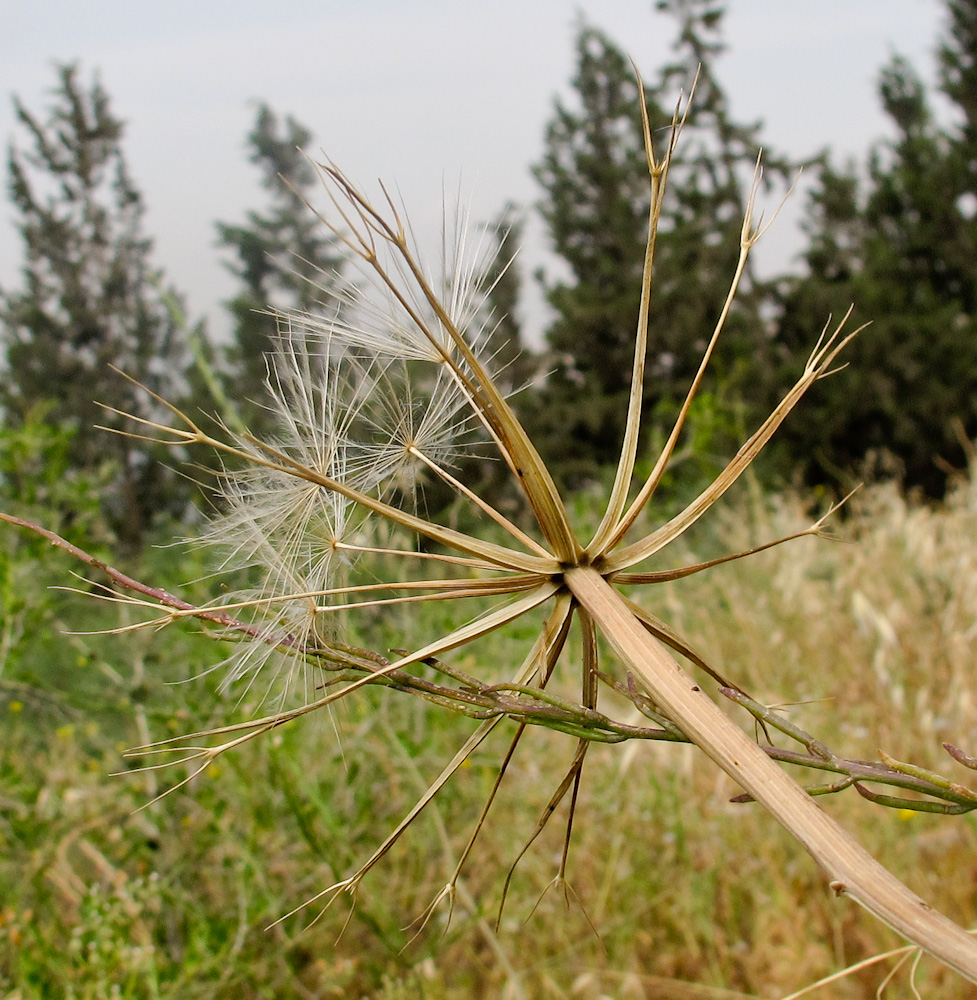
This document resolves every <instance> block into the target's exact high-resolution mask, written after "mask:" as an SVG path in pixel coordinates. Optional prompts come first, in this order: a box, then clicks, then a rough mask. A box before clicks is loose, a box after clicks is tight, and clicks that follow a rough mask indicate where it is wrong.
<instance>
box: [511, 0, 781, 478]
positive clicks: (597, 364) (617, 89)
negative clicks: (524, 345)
mask: <svg viewBox="0 0 977 1000" xmlns="http://www.w3.org/2000/svg"><path fill="white" fill-rule="evenodd" d="M659 7H660V9H662V10H665V11H667V12H668V13H670V14H671V15H673V16H674V17H675V18H676V19H677V20H678V23H679V36H678V41H677V43H676V61H675V62H673V63H671V64H669V65H667V66H666V67H664V68H663V69H662V70H661V72H660V74H659V76H658V79H657V80H656V82H655V83H654V85H648V86H646V87H645V92H644V93H643V94H642V93H640V89H639V85H638V83H637V82H636V80H635V76H634V71H633V69H632V67H631V65H630V63H629V61H628V60H627V58H626V57H625V56H624V54H623V53H622V52H621V51H620V49H619V48H618V47H617V46H616V45H615V44H614V43H613V42H612V41H611V40H610V39H609V38H608V37H607V36H606V35H604V34H603V33H601V32H600V31H598V30H596V29H594V28H590V27H583V28H581V30H580V33H579V35H578V38H577V73H576V76H575V78H574V80H573V87H574V90H575V96H576V98H577V100H578V107H577V108H571V107H569V106H568V105H567V104H565V103H563V102H559V103H558V104H557V107H556V113H555V116H554V118H553V120H552V122H551V123H550V125H549V127H548V130H547V136H546V152H545V154H544V157H543V160H542V161H541V163H540V164H539V165H538V166H537V168H536V176H537V179H538V180H539V182H540V184H541V185H542V186H543V188H544V190H545V193H546V197H545V199H544V201H543V202H542V203H541V205H540V209H541V211H542V214H543V217H544V220H545V221H546V224H547V226H548V228H549V231H550V236H551V240H552V243H553V247H554V249H555V250H556V252H557V253H558V254H559V256H560V257H562V258H563V260H564V262H565V263H566V264H567V266H568V268H569V271H570V279H569V280H566V281H560V282H556V283H553V284H551V285H550V286H549V287H548V288H547V297H548V299H549V302H550V304H551V305H552V306H553V308H554V309H555V310H556V313H557V318H556V320H555V321H554V323H553V325H552V326H551V327H550V329H549V331H548V333H547V341H548V343H549V347H550V350H551V353H552V358H551V362H550V367H551V368H552V371H553V373H552V375H551V376H550V378H549V379H548V381H547V383H546V385H545V387H544V388H543V389H542V391H541V392H540V393H539V394H538V395H537V396H536V398H534V400H533V406H534V408H535V412H534V413H533V414H531V415H530V422H531V423H533V424H534V430H535V434H536V436H537V438H538V439H539V441H540V445H541V447H542V449H543V450H544V452H545V453H546V454H547V457H548V459H549V460H550V461H551V462H552V463H553V464H555V465H556V466H558V467H559V468H560V469H561V471H562V475H563V478H564V479H565V480H567V481H568V482H570V483H571V484H572V483H574V482H579V481H580V480H581V479H585V478H587V477H589V476H592V475H594V474H595V473H596V472H597V471H598V470H599V468H600V467H601V466H603V465H606V464H608V463H610V462H613V461H614V460H615V457H616V456H617V454H618V452H619V450H620V443H621V439H622V437H623V429H624V421H625V417H626V412H627V397H628V389H629V385H630V376H631V364H632V355H633V344H634V333H635V326H636V324H637V315H638V303H639V299H640V288H641V272H642V262H643V257H644V246H645V241H646V239H647V225H648V209H649V201H648V199H649V182H648V170H647V164H646V158H645V152H644V146H643V140H642V131H641V117H640V102H641V101H642V100H644V102H645V104H646V107H647V109H648V117H649V122H650V126H651V128H652V133H653V135H654V136H656V137H657V138H659V139H660V140H661V141H662V142H664V141H665V140H664V136H666V135H667V130H668V127H669V125H670V124H671V120H672V108H673V106H674V102H675V100H676V99H677V97H678V94H679V91H680V90H681V89H682V87H683V86H684V87H685V88H686V90H687V89H688V85H689V84H690V83H691V81H692V79H693V77H694V75H695V71H696V66H697V65H701V71H700V77H699V86H698V88H697V90H696V95H695V100H694V101H693V104H692V110H691V113H690V116H689V120H688V123H687V127H686V130H685V131H684V132H683V136H682V139H681V140H680V143H679V147H678V152H677V154H676V157H675V159H674V161H673V167H672V169H671V172H670V175H669V191H668V194H667V196H666V201H665V206H664V212H663V217H662V224H661V227H660V229H659V237H658V242H657V246H656V256H655V288H654V292H653V296H652V307H651V316H650V330H651V336H650V348H649V362H648V365H647V369H646V371H647V374H646V387H645V401H644V405H645V407H646V409H649V410H657V411H658V412H659V413H660V415H661V416H662V417H663V418H667V416H668V415H669V413H670V411H672V410H674V408H675V406H676V405H677V404H678V401H679V400H680V399H681V398H682V397H683V396H684V393H685V391H686V389H687V388H688V385H689V383H690V381H691V379H692V377H693V375H694V373H695V371H696V369H697V367H698V364H699V360H700V358H701V354H702V351H703V349H704V347H705V345H706V343H707V341H708V339H709V336H710V334H711V333H712V329H713V326H714V324H715V322H716V319H717V317H718V315H719V313H720V310H721V308H722V304H723V301H724V299H725V297H726V294H727V291H728V288H729V282H730V279H731V277H732V275H733V273H734V270H735V267H736V261H737V257H738V254H739V234H740V226H741V223H742V217H743V212H744V210H745V202H746V191H747V190H748V187H749V183H750V179H751V177H752V173H753V169H754V165H755V161H756V158H757V155H758V153H759V146H758V142H757V132H758V126H756V125H752V126H744V125H739V124H737V123H735V122H734V121H732V119H731V117H730V115H729V112H728V109H727V104H726V100H725V97H724V95H723V92H722V90H721V88H720V86H719V84H718V82H717V80H716V78H715V76H714V73H713V69H712V66H713V63H714V62H715V59H716V57H717V56H718V55H719V53H720V52H721V51H722V46H721V43H720V41H719V32H720V29H721V21H722V8H720V7H719V6H717V5H716V4H714V3H704V2H702V0H667V2H664V3H662V4H659ZM766 162H767V169H768V173H772V174H774V175H776V174H778V173H779V174H785V173H787V172H788V171H789V170H790V167H789V165H787V164H785V163H783V162H780V161H774V160H772V159H771V158H769V157H767V158H766ZM771 295H772V286H768V285H762V284H761V283H760V282H758V281H757V280H756V279H755V275H754V274H753V272H752V270H749V269H748V272H747V274H746V276H745V279H744V281H743V283H742V286H741V294H740V296H739V298H738V301H737V304H736V306H735V308H734V311H733V314H732V315H731V317H730V320H729V322H728V324H727V333H726V335H725V339H724V341H723V342H722V343H721V347H720V351H719V353H718V355H717V357H716V366H717V369H718V372H719V385H720V393H721V394H725V397H726V399H727V403H725V404H723V405H725V407H726V413H727V417H726V419H727V420H728V423H729V425H730V429H731V428H732V423H733V420H734V416H733V411H734V410H735V409H738V404H737V403H736V402H735V400H736V394H737V383H740V384H743V385H745V384H747V382H749V383H750V384H751V385H752V384H754V383H755V382H756V381H757V378H758V371H760V370H762V371H764V372H765V371H766V367H767V352H768V344H769V336H768V332H767V325H766V324H765V322H764V321H763V319H762V309H763V306H764V303H765V302H768V301H769V299H770V297H771ZM747 375H748V376H749V378H748V379H747V377H746V376H747ZM713 384H714V385H715V383H713ZM703 398H704V399H705V400H708V398H709V394H705V396H704V397H703ZM712 399H713V402H715V401H716V399H717V396H716V394H715V393H714V394H713V396H712ZM761 405H762V401H760V400H758V401H757V406H758V407H759V406H761ZM647 424H648V421H645V425H646V426H647Z"/></svg>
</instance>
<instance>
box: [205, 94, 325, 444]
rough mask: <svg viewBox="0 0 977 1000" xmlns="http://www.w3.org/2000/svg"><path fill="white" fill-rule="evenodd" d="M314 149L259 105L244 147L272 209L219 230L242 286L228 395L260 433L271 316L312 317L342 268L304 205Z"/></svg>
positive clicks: (311, 183)
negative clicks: (290, 313) (279, 312)
mask: <svg viewBox="0 0 977 1000" xmlns="http://www.w3.org/2000/svg"><path fill="white" fill-rule="evenodd" d="M311 141H312V134H311V132H309V130H308V129H307V128H305V126H303V125H301V124H300V123H299V122H298V121H296V120H295V119H294V118H292V117H291V116H287V117H286V118H285V119H284V120H282V119H280V118H279V116H278V115H277V114H276V113H275V112H274V111H272V110H271V108H269V107H268V105H266V104H260V105H259V106H258V109H257V113H256V116H255V124H254V128H253V129H252V130H251V132H250V133H249V134H248V140H247V142H248V149H249V158H250V160H251V162H252V163H253V164H255V166H257V167H258V169H259V171H260V173H261V184H262V187H263V188H264V190H265V191H266V192H267V193H268V195H269V200H270V203H269V205H268V207H267V208H266V209H265V210H264V211H263V212H258V211H250V212H248V214H247V218H246V220H245V222H244V223H242V224H238V225H231V224H227V223H218V224H217V229H218V234H219V243H220V245H221V246H222V247H225V248H227V249H229V250H231V251H232V252H233V259H232V261H230V262H229V263H228V267H229V269H230V270H231V272H232V273H233V274H234V275H235V276H237V277H238V278H239V279H240V280H241V284H242V287H241V290H240V291H239V292H238V294H237V295H236V296H235V297H234V298H233V299H232V300H231V301H230V302H228V303H227V306H228V309H229V310H230V311H231V314H232V316H233V317H234V322H235V326H234V334H233V336H234V341H233V345H232V346H231V349H230V351H229V361H230V374H229V381H230V383H231V386H230V388H231V391H232V395H233V398H234V399H235V401H236V402H237V405H238V406H239V408H240V410H241V416H242V417H244V418H245V419H246V421H247V423H248V424H249V426H250V427H251V428H252V430H254V431H255V432H256V433H257V432H260V431H261V430H262V429H263V428H264V424H265V421H267V419H268V417H267V411H266V409H265V407H264V406H263V403H264V402H265V401H266V395H267V387H266V386H265V378H266V375H267V367H266V363H265V356H266V355H267V354H268V353H269V352H271V351H273V350H274V346H275V343H276V339H277V322H276V320H275V317H274V316H273V315H271V314H270V312H269V310H290V311H295V312H299V313H306V312H315V311H316V307H317V305H320V304H321V303H323V302H324V301H325V300H327V299H328V297H327V296H326V295H325V294H324V293H323V292H322V287H323V286H326V287H329V286H330V285H331V284H333V283H334V282H335V281H336V277H337V273H338V269H339V267H340V264H341V259H340V255H339V253H338V252H337V250H336V246H335V240H334V239H333V237H332V236H331V235H330V234H329V233H328V232H326V231H325V230H324V228H323V226H322V225H321V223H320V222H319V221H318V219H317V218H316V216H315V214H314V212H312V211H311V209H310V208H309V206H308V204H307V200H311V199H312V195H313V190H314V188H315V187H316V185H317V181H316V172H315V168H314V167H313V165H312V164H311V163H310V162H309V160H308V159H307V157H306V154H305V152H304V151H305V150H306V149H307V148H308V147H309V145H310V143H311ZM326 308H328V309H332V308H334V306H333V305H332V304H329V305H328V306H326Z"/></svg>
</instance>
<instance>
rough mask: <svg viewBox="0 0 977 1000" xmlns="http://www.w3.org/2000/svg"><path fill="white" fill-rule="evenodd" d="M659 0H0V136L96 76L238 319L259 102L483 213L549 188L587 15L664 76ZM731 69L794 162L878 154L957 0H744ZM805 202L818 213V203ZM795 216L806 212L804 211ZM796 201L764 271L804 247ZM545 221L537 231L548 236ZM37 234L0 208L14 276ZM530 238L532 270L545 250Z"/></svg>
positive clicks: (160, 240)
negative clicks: (546, 154) (900, 66)
mask: <svg viewBox="0 0 977 1000" xmlns="http://www.w3.org/2000/svg"><path fill="white" fill-rule="evenodd" d="M652 8H653V2H652V0H578V2H565V0H491V2H485V0H346V2H341V0H276V2H275V3H274V4H272V3H269V2H267V0H167V2H166V3H146V2H139V0H84V2H80V0H0V11H2V13H3V31H2V32H0V95H2V98H3V99H2V101H0V137H2V138H3V139H4V141H5V144H6V143H9V141H10V138H11V136H12V135H13V115H12V112H11V108H10V95H12V94H14V93H16V94H18V95H20V97H21V98H22V100H23V101H24V102H25V103H26V104H27V105H28V106H29V107H30V108H32V109H36V110H40V109H41V108H42V107H43V105H44V102H45V100H46V92H47V91H48V90H49V89H50V87H51V86H52V84H53V82H54V73H53V69H52V66H53V63H54V62H55V61H67V60H78V61H79V62H80V63H81V66H82V68H83V70H84V71H85V74H86V75H85V76H83V79H89V77H88V75H87V74H88V73H90V72H91V71H94V70H97V71H98V72H99V74H100V76H101V80H102V83H103V84H104V86H105V88H106V89H107V90H108V92H109V94H110V95H111V97H112V101H113V108H114V111H115V113H116V114H117V115H118V116H120V117H122V118H123V119H125V120H126V121H127V122H128V126H127V131H126V137H125V149H126V154H127V157H128V161H129V164H130V168H131V171H132V174H133V177H134V178H135V181H136V183H137V185H138V186H139V188H140V189H141V190H142V192H143V194H144V196H145V199H146V203H147V206H148V217H147V231H148V233H149V234H150V235H152V236H153V237H154V238H155V240H156V263H157V264H158V265H159V266H161V267H163V268H164V269H165V271H166V273H167V275H168V276H169V278H170V280H171V281H172V282H173V284H174V285H175V286H176V287H177V288H178V289H179V290H181V291H183V292H184V293H185V294H186V295H187V297H188V299H189V304H190V313H191V318H194V319H195V318H197V317H199V316H201V315H206V316H208V318H209V322H210V325H211V328H212V329H213V330H216V331H217V332H221V331H224V330H226V329H227V320H226V318H224V317H223V316H222V315H221V309H220V305H219V303H220V301H221V300H222V299H225V298H227V297H229V296H230V295H231V294H233V289H234V283H233V279H232V278H231V277H230V276H229V275H227V273H226V272H225V271H224V270H223V269H222V267H221V265H220V258H219V254H218V252H217V250H216V248H215V245H214V244H215V235H214V221H215V220H217V219H220V220H222V221H225V222H236V221H238V220H241V219H242V217H243V215H244V213H245V211H246V210H247V209H248V208H260V207H261V206H262V205H263V204H264V202H263V196H262V194H261V193H260V191H259V189H258V182H257V174H256V172H255V170H254V168H253V167H252V166H251V165H250V164H249V163H248V162H247V159H246V156H245V153H244V138H245V135H246V133H247V132H248V131H249V129H250V127H251V125H252V121H253V115H254V110H253V102H254V101H255V100H258V99H260V100H263V101H266V102H268V103H269V104H270V105H271V106H272V107H273V108H274V109H275V110H277V111H280V112H283V113H291V114H293V115H295V116H296V117H297V118H298V119H299V120H300V121H301V122H303V123H304V124H305V125H307V126H308V127H309V128H310V129H311V130H312V131H313V133H314V134H315V137H316V141H317V144H318V147H320V148H322V149H324V150H326V151H327V152H328V153H329V155H330V156H331V157H332V158H333V159H335V160H336V161H337V162H338V163H339V165H340V166H342V167H343V168H344V169H345V170H346V171H347V173H349V174H350V175H351V176H352V177H353V178H354V179H355V180H357V182H358V183H360V184H361V186H368V185H369V184H370V183H372V181H373V180H374V179H375V178H377V177H382V178H384V180H386V181H390V182H393V183H394V184H396V185H397V186H398V187H399V188H400V190H401V192H402V194H403V197H404V199H405V202H406V204H407V207H408V209H409V211H410V213H411V216H412V218H413V219H414V221H415V224H417V225H418V226H419V227H420V228H421V229H422V231H423V229H424V227H425V226H427V225H431V227H432V231H433V228H434V222H435V221H436V220H437V217H438V214H439V212H440V208H439V206H440V203H441V192H442V189H443V187H447V188H448V189H449V190H452V191H454V190H456V189H457V188H458V185H459V181H460V184H461V187H462V189H463V190H464V191H465V192H466V193H467V195H468V196H469V197H470V198H471V201H472V211H473V214H474V216H475V217H476V218H489V217H491V216H494V215H495V214H496V213H497V212H498V210H499V209H500V208H501V207H502V205H503V204H504V202H505V201H506V200H507V199H512V200H515V201H517V202H521V203H523V204H527V205H528V204H531V203H532V202H533V200H534V199H535V198H537V197H538V191H537V189H536V187H535V184H534V181H533V179H532V176H531V174H530V171H529V166H530V164H531V163H533V162H534V161H536V160H537V159H538V158H539V156H540V153H541V150H542V141H543V129H544V124H545V122H546V120H547V118H548V117H549V115H550V113H551V110H552V105H553V99H554V97H555V95H556V94H557V93H559V92H561V91H562V92H566V90H567V87H568V81H569V79H570V76H571V73H572V69H573V53H572V41H573V35H574V29H575V24H576V19H577V17H578V15H579V14H580V13H581V12H582V15H583V16H584V17H585V19H586V20H587V21H588V22H590V23H592V24H595V25H597V26H598V27H601V28H603V29H605V30H606V31H607V32H608V33H609V34H610V35H611V36H612V37H613V38H614V39H615V40H617V41H618V43H619V44H620V45H621V46H622V47H623V48H625V49H626V50H627V51H628V52H629V53H630V54H631V55H632V56H633V58H634V59H635V60H636V62H637V63H638V65H639V66H640V67H641V68H642V70H643V72H644V73H645V75H646V76H647V77H648V78H649V79H652V78H653V77H654V73H655V68H656V67H657V66H658V65H660V64H661V62H662V61H663V60H664V58H665V57H666V56H667V52H668V46H669V43H670V41H671V39H672V37H673V23H672V21H671V20H670V19H669V18H667V17H663V16H662V15H660V14H655V13H653V12H652ZM728 8H729V12H728V15H727V18H726V32H725V34H726V38H727V41H728V46H729V48H728V52H727V54H726V55H725V56H724V57H723V59H722V61H721V63H720V64H719V67H718V75H719V77H720V79H721V81H722V83H723V84H724V85H725V87H726V89H727V92H728V93H729V95H730V99H731V103H732V107H733V111H734V114H735V115H736V116H737V117H738V118H740V119H741V120H756V119H762V120H763V122H764V126H765V127H764V133H763V136H764V142H765V143H766V144H768V145H769V146H771V147H772V148H776V149H778V150H780V151H785V152H787V153H790V154H792V155H794V156H798V157H800V156H804V155H807V154H811V153H813V152H814V151H816V150H817V149H819V148H820V147H822V146H824V145H831V146H833V147H834V148H835V149H836V150H838V151H839V154H841V155H846V154H850V155H860V154H861V153H862V152H863V151H864V150H865V149H866V147H867V145H868V143H869V142H870V141H871V140H872V139H874V138H877V137H880V136H883V135H884V134H885V131H886V126H885V121H884V119H883V117H882V115H881V113H880V111H879V102H878V99H877V94H876V80H877V76H878V71H879V68H880V67H881V66H882V64H883V63H885V62H886V61H887V60H888V59H889V58H890V57H891V55H892V54H893V53H895V52H898V53H901V54H904V55H906V56H907V57H909V58H910V60H911V61H912V62H913V63H914V64H915V65H916V66H917V68H918V69H919V70H920V72H921V73H922V74H923V76H924V78H927V79H930V78H932V76H933V74H934V59H933V50H934V44H935V40H936V38H937V34H938V32H939V30H940V28H941V24H942V18H943V13H942V8H943V5H942V3H940V2H939V0H729V3H728ZM798 207H800V206H799V205H798ZM794 214H795V216H796V211H795V213H794ZM791 227H792V222H791V219H790V217H789V216H788V217H787V218H786V219H785V220H784V222H783V224H782V225H781V229H780V233H779V235H778V234H776V233H775V234H774V236H773V238H772V239H768V247H767V251H766V258H765V261H764V263H765V265H766V266H765V269H773V268H777V269H780V268H781V267H782V266H783V265H785V264H787V263H789V257H790V255H791V253H792V252H794V251H795V250H796V247H797V239H796V237H794V238H793V239H792V238H791V235H790V230H791ZM538 239H539V238H538V237H537V238H536V242H538ZM21 252H22V251H21V245H20V242H19V238H18V236H17V234H16V231H15V230H14V228H13V217H12V212H11V211H10V209H9V207H8V206H7V204H6V202H4V204H3V207H2V209H0V284H3V285H5V286H7V287H9V286H10V284H11V283H14V284H16V281H17V268H18V266H19V262H20V259H21ZM541 252H542V251H541V250H540V248H539V246H538V245H533V243H532V242H531V244H530V246H529V247H528V249H527V254H526V257H527V258H528V260H525V263H524V267H525V268H526V269H527V271H528V270H530V269H531V268H532V267H533V266H534V264H535V263H537V262H538V260H539V258H540V255H541Z"/></svg>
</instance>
